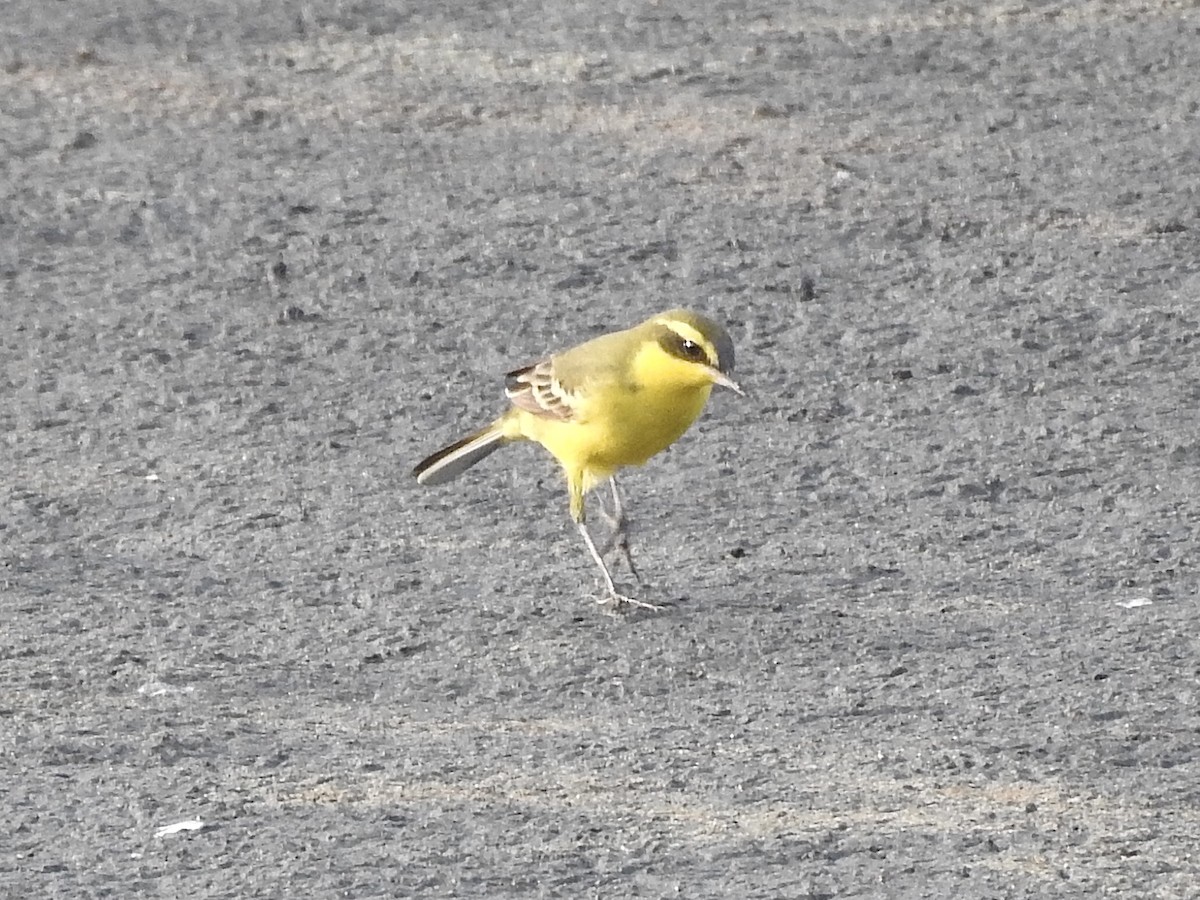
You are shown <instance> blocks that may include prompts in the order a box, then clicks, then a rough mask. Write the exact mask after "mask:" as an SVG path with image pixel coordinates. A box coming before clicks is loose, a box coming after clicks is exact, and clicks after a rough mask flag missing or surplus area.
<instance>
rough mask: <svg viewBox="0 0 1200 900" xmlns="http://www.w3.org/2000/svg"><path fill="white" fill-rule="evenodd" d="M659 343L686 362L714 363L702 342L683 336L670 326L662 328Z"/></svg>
mask: <svg viewBox="0 0 1200 900" xmlns="http://www.w3.org/2000/svg"><path fill="white" fill-rule="evenodd" d="M658 342H659V345H660V346H661V347H662V348H663V349H664V350H666V351H667V352H668V353H670V354H671V355H672V356H677V357H679V358H680V359H684V360H687V361H688V362H695V363H704V364H705V365H715V363H714V362H713V360H712V359H710V358H709V356H708V351H707V350H705V349H704V346H703V345H702V344H698V343H696V342H695V341H692V340H689V339H688V338H685V337H684V336H683V335H681V334H679V333H678V332H676V331H673V330H671V329H670V328H667V329H664V333H663V334H662V335H660V336H659V339H658Z"/></svg>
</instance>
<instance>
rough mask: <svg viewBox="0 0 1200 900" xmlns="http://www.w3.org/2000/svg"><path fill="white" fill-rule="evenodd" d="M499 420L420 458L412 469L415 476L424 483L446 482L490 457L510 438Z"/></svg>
mask: <svg viewBox="0 0 1200 900" xmlns="http://www.w3.org/2000/svg"><path fill="white" fill-rule="evenodd" d="M502 421H503V420H497V421H495V422H493V423H492V424H491V425H489V426H487V427H486V428H482V429H480V430H479V431H477V432H475V433H474V434H469V435H467V436H466V437H465V438H463V439H462V440H461V441H455V442H454V443H453V444H451V445H450V446H449V447H443V448H442V449H441V450H439V451H438V452H437V453H435V454H433V455H432V456H430V457H428V458H426V459H423V460H421V462H419V463H417V466H416V468H414V469H413V475H415V476H416V477H417V481H418V482H420V483H421V484H443V483H445V482H447V481H450V480H451V479H453V478H457V477H458V476H459V475H461V474H462V473H463V472H465V471H466V470H467V469H469V468H471V466H473V465H475V463H477V462H479V461H480V460H482V459H483V458H485V457H487V456H491V455H492V454H493V453H494V452H495V451H496V450H498V449H499V448H500V446H501V445H502V444H505V443H507V442H508V441H509V437H508V436H507V435H506V434H505V433H504V430H503V428H502V427H501V422H502Z"/></svg>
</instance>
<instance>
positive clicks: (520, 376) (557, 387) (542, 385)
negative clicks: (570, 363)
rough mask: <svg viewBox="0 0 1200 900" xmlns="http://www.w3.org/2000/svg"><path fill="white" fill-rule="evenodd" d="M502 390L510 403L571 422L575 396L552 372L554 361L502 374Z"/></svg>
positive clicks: (576, 407)
mask: <svg viewBox="0 0 1200 900" xmlns="http://www.w3.org/2000/svg"><path fill="white" fill-rule="evenodd" d="M504 393H505V394H506V395H507V396H508V399H509V401H510V402H511V403H512V405H513V406H516V407H518V408H519V409H523V410H525V411H526V412H531V413H533V414H534V415H535V416H543V417H545V418H547V419H559V420H561V421H563V422H570V421H571V420H573V419H574V418H575V417H576V415H577V413H578V399H577V397H576V396H575V394H574V393H573V392H572V391H570V390H568V389H567V388H566V387H565V386H564V385H563V383H562V382H561V381H559V380H558V378H556V377H555V375H554V361H553V360H552V359H549V358H547V359H543V360H540V361H538V362H536V363H534V364H533V365H531V366H526V367H525V368H523V369H516V370H514V371H512V372H509V373H508V374H507V375H505V376H504Z"/></svg>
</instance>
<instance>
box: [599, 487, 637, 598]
mask: <svg viewBox="0 0 1200 900" xmlns="http://www.w3.org/2000/svg"><path fill="white" fill-rule="evenodd" d="M608 485H609V487H610V488H612V505H613V508H612V514H611V515H610V514H609V513H608V512H607V511H606V510H605V509H604V507H603V506H601V507H600V514H601V515H603V516H604V520H605V521H606V522H608V524H609V526H610V527H611V528H612V534H611V535H610V536H609V544H608V546H607V547H605V548H604V553H605V554H608V553H609V552H610V551H611V550H614V549H615V550H620V551H621V555H622V556H624V557H625V562H626V564H628V566H629V571H630V572H631V573H632V575H633V579H634V581H637V582H638V583H639V584H640V583H641V580H642V576H641V575H640V574H638V570H637V566H635V565H634V564H633V554H632V553H631V552H630V550H629V534H628V528H627V526H628V524H629V521H628V519H626V518H625V504H624V502H623V501H622V499H621V489H620V488H619V487H618V486H617V476H615V475H612V476H610V477H609V479H608Z"/></svg>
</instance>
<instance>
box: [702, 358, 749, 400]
mask: <svg viewBox="0 0 1200 900" xmlns="http://www.w3.org/2000/svg"><path fill="white" fill-rule="evenodd" d="M708 371H709V372H710V373H711V374H712V381H713V384H719V385H720V386H721V387H725V388H729V389H730V390H731V391H733V392H734V393H735V394H738V395H740V396H742V397H745V396H746V392H745V391H743V390H742V389H741V387H739V386H738V383H737V382H736V381H734V380H733V379H732V378H730V377H729V376H728V375H726V374H725V373H724V372H722V371H721V370H720V369H718V368H715V367H712V366H710V367H709V370H708Z"/></svg>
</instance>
